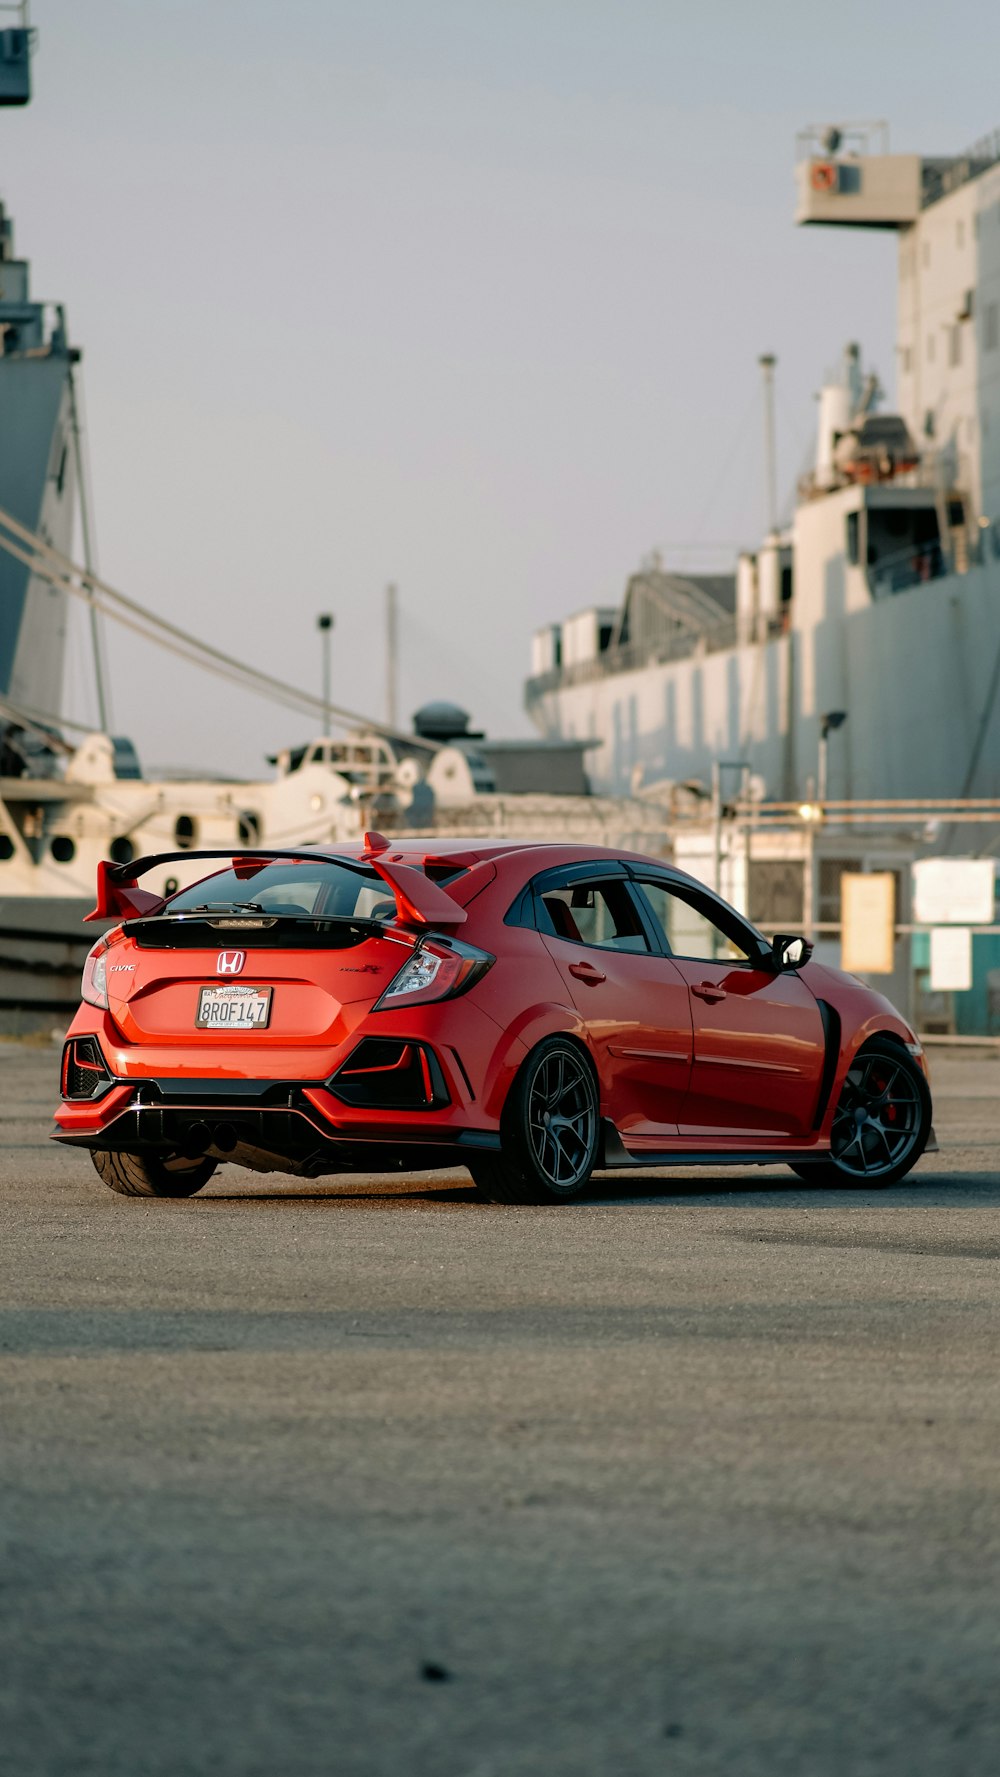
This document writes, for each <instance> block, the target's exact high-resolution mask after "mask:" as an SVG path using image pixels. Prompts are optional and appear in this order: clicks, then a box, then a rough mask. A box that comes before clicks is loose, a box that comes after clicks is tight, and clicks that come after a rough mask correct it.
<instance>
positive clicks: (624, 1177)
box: [186, 1167, 1000, 1215]
mask: <svg viewBox="0 0 1000 1777" xmlns="http://www.w3.org/2000/svg"><path fill="white" fill-rule="evenodd" d="M404 1176H408V1177H411V1178H412V1180H413V1182H412V1183H411V1184H408V1183H405V1182H404V1178H402V1177H400V1176H395V1175H390V1176H380V1175H371V1176H370V1182H368V1183H367V1184H366V1186H365V1187H364V1188H363V1189H360V1190H359V1189H357V1188H356V1187H353V1186H351V1185H347V1184H345V1183H340V1182H338V1180H339V1179H342V1178H343V1177H344V1175H343V1174H340V1175H338V1176H337V1177H331V1178H330V1179H329V1181H324V1180H320V1179H317V1180H315V1181H312V1180H311V1181H308V1182H307V1181H301V1182H299V1181H295V1180H293V1179H291V1178H290V1179H289V1182H288V1185H287V1186H286V1187H281V1188H278V1189H274V1188H273V1187H271V1186H268V1187H265V1188H263V1189H261V1188H260V1187H253V1186H248V1187H247V1188H246V1189H243V1190H239V1189H237V1190H218V1189H217V1190H215V1191H213V1190H212V1189H211V1186H210V1187H209V1189H208V1190H207V1191H206V1192H205V1193H204V1195H203V1196H199V1197H198V1198H195V1199H187V1200H186V1201H188V1202H192V1203H202V1204H208V1203H228V1204H234V1203H316V1204H319V1203H328V1204H331V1205H336V1204H338V1203H341V1204H344V1205H345V1206H346V1205H357V1204H359V1203H366V1204H369V1205H371V1207H372V1208H378V1207H380V1206H384V1207H385V1208H387V1209H388V1208H395V1207H398V1206H400V1205H409V1206H410V1207H411V1208H414V1209H419V1208H431V1207H443V1208H449V1209H457V1208H459V1207H460V1206H462V1205H472V1206H474V1207H476V1208H478V1209H483V1210H489V1209H496V1210H504V1211H505V1212H506V1211H507V1210H509V1209H510V1208H511V1207H513V1208H515V1210H516V1209H517V1208H519V1207H524V1206H517V1205H515V1206H511V1205H507V1204H491V1203H489V1202H487V1201H486V1200H485V1199H483V1198H481V1197H480V1196H479V1194H478V1192H477V1190H476V1188H475V1186H474V1185H472V1184H471V1183H469V1182H468V1181H467V1180H466V1179H465V1178H464V1177H463V1176H461V1175H453V1177H451V1178H431V1177H430V1176H429V1175H427V1174H411V1175H404ZM400 1187H402V1188H400ZM725 1197H740V1198H750V1197H753V1198H757V1199H761V1198H764V1199H767V1198H772V1199H774V1200H775V1202H777V1203H780V1202H782V1201H787V1200H789V1199H791V1198H796V1199H799V1200H803V1199H804V1200H806V1201H807V1202H808V1204H809V1206H810V1208H827V1209H834V1208H838V1207H844V1206H845V1205H848V1204H849V1205H851V1206H852V1207H855V1208H860V1207H864V1206H868V1205H871V1206H877V1207H879V1208H884V1209H889V1208H891V1207H892V1206H893V1205H895V1206H897V1207H899V1208H902V1207H904V1206H919V1207H920V1208H922V1209H935V1208H938V1209H946V1208H947V1209H955V1208H957V1207H961V1206H963V1204H964V1205H965V1206H967V1207H969V1208H974V1207H975V1208H986V1207H993V1208H996V1207H1000V1173H997V1172H993V1171H989V1172H953V1173H947V1172H937V1171H931V1170H930V1169H928V1170H927V1171H926V1172H925V1171H922V1170H920V1171H916V1172H914V1173H913V1174H911V1175H910V1176H909V1177H908V1178H906V1179H904V1180H903V1181H902V1182H901V1183H900V1184H898V1185H890V1186H888V1187H885V1188H881V1189H880V1188H878V1187H876V1186H871V1185H868V1186H866V1185H857V1186H855V1185H844V1186H842V1187H840V1188H837V1187H833V1186H830V1185H829V1184H823V1185H810V1184H808V1183H806V1181H805V1180H803V1179H800V1178H798V1177H796V1176H795V1174H793V1173H791V1172H786V1171H785V1170H784V1169H783V1168H780V1169H779V1168H777V1167H775V1168H774V1169H768V1170H765V1169H764V1168H759V1169H755V1170H754V1172H753V1173H749V1172H736V1171H734V1172H729V1171H728V1170H727V1171H722V1172H718V1173H713V1172H711V1171H709V1170H708V1169H706V1170H704V1171H701V1170H699V1171H693V1170H689V1171H687V1172H685V1171H684V1170H682V1169H680V1168H678V1170H677V1172H676V1173H673V1172H666V1171H663V1170H660V1171H656V1172H646V1171H637V1172H628V1171H624V1170H623V1171H621V1172H615V1173H614V1174H611V1175H599V1176H598V1177H596V1178H595V1179H594V1180H593V1182H592V1183H591V1185H590V1186H589V1188H588V1189H587V1190H586V1191H585V1192H584V1193H583V1194H582V1195H581V1196H580V1197H578V1198H576V1199H574V1201H573V1202H572V1203H568V1204H554V1205H551V1206H550V1207H552V1208H553V1209H555V1210H558V1212H559V1214H560V1215H566V1214H567V1213H569V1212H570V1211H571V1210H573V1209H587V1208H591V1209H593V1208H600V1207H626V1206H628V1205H629V1204H654V1203H662V1204H669V1203H672V1202H689V1201H691V1200H692V1199H697V1198H702V1199H704V1200H705V1201H706V1202H709V1203H712V1202H717V1201H718V1200H719V1199H721V1198H725ZM526 1207H529V1208H532V1209H537V1208H544V1207H546V1206H545V1205H528V1206H526Z"/></svg>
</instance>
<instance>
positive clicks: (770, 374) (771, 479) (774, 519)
mask: <svg viewBox="0 0 1000 1777" xmlns="http://www.w3.org/2000/svg"><path fill="white" fill-rule="evenodd" d="M757 362H758V364H759V365H760V367H761V370H762V371H763V373H764V471H765V474H766V477H767V487H766V492H767V530H768V535H769V536H771V537H773V536H774V534H775V532H776V531H777V529H778V472H777V466H776V463H775V455H774V367H775V365H776V364H777V362H778V360H777V358H775V357H774V355H773V353H771V352H765V353H764V354H763V356H762V357H760V358H758V360H757Z"/></svg>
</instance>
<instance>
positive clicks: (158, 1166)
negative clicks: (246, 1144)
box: [90, 1148, 216, 1197]
mask: <svg viewBox="0 0 1000 1777" xmlns="http://www.w3.org/2000/svg"><path fill="white" fill-rule="evenodd" d="M90 1158H91V1159H92V1160H93V1162H94V1165H95V1167H96V1168H97V1171H98V1172H99V1173H100V1175H101V1178H102V1179H103V1180H104V1183H105V1184H106V1185H107V1186H108V1188H109V1190H112V1191H117V1192H118V1193H119V1195H120V1196H122V1197H193V1196H194V1194H195V1192H196V1191H200V1190H201V1188H202V1186H203V1185H207V1184H208V1181H209V1179H210V1178H211V1176H212V1174H213V1172H214V1171H215V1168H216V1162H215V1161H214V1160H206V1159H205V1158H204V1156H201V1157H200V1158H198V1159H194V1160H192V1159H190V1158H188V1157H187V1156H186V1155H184V1154H162V1155H161V1154H113V1153H109V1152H108V1151H107V1149H105V1148H91V1150H90Z"/></svg>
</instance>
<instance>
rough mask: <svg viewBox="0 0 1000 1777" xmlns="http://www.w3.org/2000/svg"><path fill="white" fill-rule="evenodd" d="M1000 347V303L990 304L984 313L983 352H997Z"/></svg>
mask: <svg viewBox="0 0 1000 1777" xmlns="http://www.w3.org/2000/svg"><path fill="white" fill-rule="evenodd" d="M998 345H1000V303H996V302H988V303H987V304H986V307H985V309H984V311H983V350H984V351H985V352H995V351H996V349H997V346H998Z"/></svg>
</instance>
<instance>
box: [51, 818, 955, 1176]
mask: <svg viewBox="0 0 1000 1777" xmlns="http://www.w3.org/2000/svg"><path fill="white" fill-rule="evenodd" d="M194 856H196V857H197V859H198V861H199V862H200V861H201V860H204V861H205V863H206V867H208V865H209V864H210V863H211V864H212V866H213V868H212V870H211V873H209V874H207V875H206V876H205V877H203V879H202V880H201V881H199V882H198V883H197V884H196V885H195V886H194V887H193V888H185V889H184V890H182V892H180V893H179V894H173V895H171V896H169V898H166V899H164V898H162V897H161V896H159V895H156V894H154V893H151V892H150V891H149V890H144V889H140V888H138V887H137V886H136V884H137V882H138V879H139V878H140V877H141V876H143V875H145V874H146V873H148V872H157V873H158V874H159V876H160V878H161V880H162V878H163V872H164V869H165V867H166V866H168V865H174V866H176V864H177V862H178V861H181V860H182V861H183V862H184V863H185V864H190V863H191V861H192V857H194ZM223 860H224V867H220V863H222V862H223ZM90 917H91V918H92V919H104V920H107V919H112V920H117V921H118V922H119V923H118V924H116V925H115V926H114V928H113V929H112V930H110V931H108V932H106V933H105V935H104V936H103V937H101V938H99V939H98V941H97V943H96V944H95V945H94V947H93V949H92V950H91V952H90V955H89V957H88V959H87V963H86V967H85V969H84V976H83V1005H82V1006H81V1007H80V1010H79V1012H78V1013H77V1015H76V1017H75V1018H74V1020H73V1023H72V1025H71V1027H70V1031H69V1034H68V1038H67V1041H66V1046H65V1049H64V1051H63V1060H62V1100H63V1102H62V1104H61V1105H60V1107H59V1109H58V1111H57V1112H56V1130H55V1135H56V1139H57V1140H59V1141H63V1142H70V1143H74V1144H76V1145H77V1146H79V1147H84V1148H89V1150H90V1154H91V1158H92V1160H93V1162H94V1165H95V1166H96V1168H97V1170H98V1172H99V1173H100V1175H101V1177H102V1179H103V1180H104V1182H105V1183H106V1184H107V1185H110V1187H111V1189H112V1190H114V1191H120V1192H123V1193H125V1194H126V1195H133V1196H152V1197H187V1196H190V1195H191V1194H192V1193H193V1192H194V1191H197V1190H199V1189H200V1188H201V1187H202V1185H204V1184H205V1183H206V1182H207V1180H208V1179H209V1178H210V1177H211V1176H212V1173H213V1172H214V1170H215V1168H216V1166H217V1165H218V1164H219V1162H220V1161H230V1162H233V1163H235V1164H236V1165H240V1166H246V1167H250V1168H252V1169H254V1170H256V1171H264V1172H270V1171H276V1172H287V1173H296V1174H299V1175H301V1176H304V1177H307V1178H316V1177H319V1176H321V1175H323V1174H329V1173H338V1172H351V1171H359V1170H365V1171H384V1170H385V1169H386V1168H387V1167H392V1168H403V1169H414V1168H423V1167H440V1166H453V1165H455V1164H456V1162H459V1163H461V1164H462V1165H464V1166H466V1167H468V1169H469V1171H470V1172H471V1174H472V1176H473V1178H474V1179H475V1181H476V1184H477V1185H478V1187H479V1189H480V1191H481V1193H482V1194H483V1195H484V1196H485V1197H488V1198H491V1199H494V1200H498V1201H503V1202H510V1203H561V1202H564V1201H566V1200H567V1199H569V1198H573V1197H576V1196H577V1195H578V1194H579V1193H580V1192H581V1191H582V1190H583V1189H584V1187H585V1186H586V1184H587V1181H588V1179H589V1178H590V1176H591V1174H592V1173H593V1172H594V1171H595V1170H598V1171H606V1170H609V1169H612V1168H615V1167H632V1168H634V1167H639V1166H665V1165H668V1164H682V1165H685V1166H689V1165H691V1164H692V1163H694V1162H697V1163H700V1164H705V1165H710V1166H713V1167H717V1166H719V1165H720V1164H724V1163H736V1164H740V1165H746V1164H747V1163H748V1162H749V1163H757V1164H765V1163H767V1164H773V1163H774V1162H775V1161H784V1162H785V1163H786V1164H787V1165H788V1166H790V1167H791V1169H792V1171H793V1172H797V1173H798V1174H800V1176H801V1177H803V1178H805V1179H809V1180H814V1181H821V1182H823V1183H824V1184H847V1185H888V1184H892V1183H893V1182H894V1181H895V1180H897V1179H900V1178H902V1177H903V1175H904V1173H906V1172H908V1171H909V1169H910V1167H911V1166H913V1164H914V1162H915V1161H916V1160H918V1159H919V1157H920V1155H921V1153H922V1152H923V1150H924V1148H925V1147H926V1146H927V1143H928V1139H929V1138H930V1137H931V1101H930V1092H929V1090H928V1085H927V1077H926V1068H925V1064H924V1058H923V1052H922V1049H921V1046H920V1044H919V1042H918V1041H917V1038H916V1037H915V1035H914V1033H913V1031H912V1030H910V1028H909V1027H908V1025H907V1024H906V1023H905V1022H904V1021H903V1019H902V1018H901V1017H900V1016H899V1014H898V1013H897V1012H896V1011H894V1009H893V1007H892V1006H891V1005H890V1004H889V1002H888V1001H887V1000H885V999H883V997H882V995H881V994H879V993H876V992H874V991H873V990H872V989H871V988H870V987H866V986H864V985H863V983H861V982H860V981H858V980H856V979H855V978H854V977H853V976H850V975H844V974H841V973H840V972H839V971H837V970H835V969H829V968H825V967H822V966H821V965H820V964H818V963H816V962H812V961H810V946H809V945H808V944H807V943H806V942H805V940H804V939H802V938H799V937H794V936H789V935H781V936H778V937H776V938H775V939H774V940H773V942H768V940H767V939H766V938H764V937H762V936H761V934H760V933H759V932H757V931H755V929H754V928H753V926H751V925H750V924H748V922H747V921H746V920H745V919H744V918H743V917H742V916H741V915H740V914H738V913H736V912H734V911H733V909H732V908H731V907H729V906H727V905H726V903H725V902H724V901H721V900H720V899H719V898H718V896H717V895H714V894H712V893H711V891H710V890H708V889H706V888H704V887H703V886H702V884H701V883H698V882H695V881H694V880H693V879H692V878H691V877H689V876H686V875H684V874H683V873H682V872H681V871H679V870H675V869H673V868H671V867H670V866H669V865H666V864H663V863H661V862H657V861H656V860H654V859H652V858H644V857H640V856H637V855H634V854H626V855H622V856H618V855H616V854H614V853H612V852H609V851H606V850H604V849H602V848H601V847H598V846H579V845H561V844H554V845H535V844H518V843H516V842H510V841H507V842H504V843H500V844H494V843H492V842H490V841H488V840H482V841H478V840H451V841H449V840H440V841H434V840H416V839H410V840H401V841H394V840H387V839H384V838H382V837H381V836H380V835H379V834H376V833H372V834H367V835H366V836H365V841H364V844H357V845H354V846H343V847H341V848H339V849H337V850H336V851H334V850H332V849H327V848H322V849H315V848H309V849H306V850H293V851H267V852H263V851H261V852H250V853H247V854H246V855H237V856H234V855H233V854H232V852H200V853H198V854H192V853H190V852H185V853H164V854H161V855H159V856H155V857H146V858H141V859H138V860H137V861H136V862H134V863H131V864H103V865H102V866H101V870H100V879H99V885H98V901H97V906H96V908H95V909H94V912H93V913H92V914H91V915H90Z"/></svg>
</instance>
